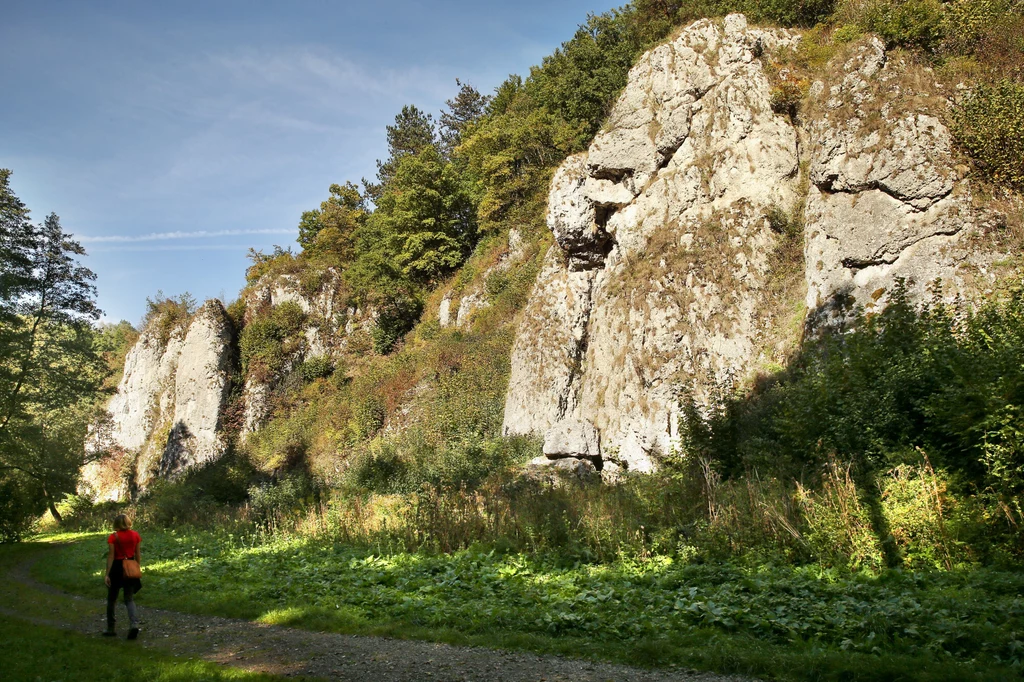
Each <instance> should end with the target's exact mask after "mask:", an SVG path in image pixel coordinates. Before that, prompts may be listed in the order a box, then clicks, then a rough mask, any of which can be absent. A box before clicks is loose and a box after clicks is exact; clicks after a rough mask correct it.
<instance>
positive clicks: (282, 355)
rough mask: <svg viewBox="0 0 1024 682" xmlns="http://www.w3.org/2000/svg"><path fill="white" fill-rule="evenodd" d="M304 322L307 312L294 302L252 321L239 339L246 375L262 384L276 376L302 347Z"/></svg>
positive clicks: (276, 307) (278, 306)
mask: <svg viewBox="0 0 1024 682" xmlns="http://www.w3.org/2000/svg"><path fill="white" fill-rule="evenodd" d="M305 322H306V314H305V313H304V312H303V311H302V307H301V306H300V305H299V304H298V303H295V302H293V301H286V302H284V303H281V304H279V305H276V306H274V307H273V308H271V309H270V311H269V313H264V314H262V315H260V316H258V317H256V319H253V320H250V322H249V324H247V325H246V326H245V329H243V330H242V334H241V336H240V337H239V340H238V345H239V349H240V350H241V356H242V358H241V359H242V372H243V374H245V376H246V377H251V378H253V379H255V380H256V381H257V382H259V383H268V382H270V381H271V380H272V379H274V378H276V377H277V376H278V375H279V374H280V372H281V371H282V370H283V369H284V367H285V365H286V363H287V361H288V360H289V359H290V357H291V356H292V355H293V354H294V353H296V352H298V351H300V350H301V349H302V345H303V342H304V337H303V336H302V330H303V325H304V324H305Z"/></svg>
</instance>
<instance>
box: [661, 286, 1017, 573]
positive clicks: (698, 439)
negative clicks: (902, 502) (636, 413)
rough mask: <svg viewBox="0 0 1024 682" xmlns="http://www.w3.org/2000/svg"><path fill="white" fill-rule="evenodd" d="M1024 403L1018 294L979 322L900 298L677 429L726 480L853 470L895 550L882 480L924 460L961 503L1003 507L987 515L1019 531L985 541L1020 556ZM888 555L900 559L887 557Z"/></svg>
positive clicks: (881, 534)
mask: <svg viewBox="0 0 1024 682" xmlns="http://www.w3.org/2000/svg"><path fill="white" fill-rule="evenodd" d="M1022 405H1024V292H1022V290H1021V289H1020V288H1015V289H1013V290H1011V291H1008V292H1006V293H1005V294H1004V295H1003V296H1002V297H1001V298H1000V299H999V300H996V301H992V302H990V303H988V304H986V305H984V306H982V307H981V308H979V309H978V310H977V311H976V312H972V311H969V310H959V309H950V308H949V307H947V306H943V305H941V304H939V303H934V302H933V303H932V304H931V305H928V306H926V307H925V308H924V309H923V310H921V311H920V312H917V311H915V310H914V308H912V307H911V306H910V304H909V303H908V301H907V299H906V295H905V292H904V291H903V290H902V289H898V290H896V291H894V292H892V294H891V298H890V300H889V304H888V307H887V308H886V309H885V311H884V312H882V313H880V314H877V315H875V316H873V317H871V318H870V319H862V320H861V321H860V322H859V323H858V326H857V327H856V329H855V331H853V332H850V333H848V334H845V335H835V336H832V335H826V336H824V337H823V338H821V339H819V340H818V341H816V342H813V343H810V344H808V345H807V346H806V347H805V350H804V351H803V353H802V354H801V355H800V357H798V358H797V359H795V360H794V361H793V362H792V363H791V366H790V368H789V369H788V370H786V371H785V372H782V373H780V374H779V375H777V376H776V377H774V378H773V379H772V380H768V381H763V382H761V383H760V384H759V385H758V386H757V387H755V388H754V390H752V391H751V392H749V393H744V394H738V395H733V396H732V397H730V398H728V399H726V400H725V401H724V404H723V405H722V407H721V409H720V410H718V411H714V412H712V413H711V414H710V415H708V416H707V417H705V418H703V419H702V418H699V417H697V418H694V419H689V420H684V422H683V423H682V424H681V427H682V430H683V432H684V434H686V438H685V439H684V440H685V442H686V444H687V448H688V451H691V452H693V453H694V454H696V455H697V456H702V457H708V458H710V459H711V460H712V461H714V462H715V463H716V466H717V467H719V468H720V469H721V471H722V472H723V473H724V474H725V476H726V477H727V478H729V477H737V476H740V475H742V474H744V473H745V472H750V471H753V470H756V471H759V472H761V473H762V474H770V475H774V476H780V477H783V478H795V479H797V480H801V479H804V480H806V477H807V472H808V471H812V472H813V471H816V470H818V471H820V470H822V467H825V466H826V465H828V464H829V462H831V461H841V462H850V463H852V469H851V471H852V475H853V476H854V479H855V480H857V486H856V487H857V489H858V491H859V493H858V494H859V495H860V496H862V499H863V500H864V501H866V502H867V503H870V505H869V506H870V507H871V513H872V515H873V519H872V524H873V525H874V531H875V533H876V535H877V536H878V538H879V539H880V540H884V541H886V542H887V540H885V539H886V538H887V537H888V536H889V535H890V534H891V533H890V531H889V530H887V529H885V528H882V527H881V525H880V524H882V522H883V521H884V519H883V517H884V513H883V511H882V509H883V508H884V504H883V503H882V502H881V501H880V496H882V495H884V494H886V493H885V488H884V485H882V484H879V483H875V481H883V480H884V479H885V473H884V472H887V471H889V470H891V469H893V468H894V467H899V466H900V465H905V464H915V465H917V464H920V462H921V458H922V457H923V456H925V455H922V454H921V453H926V455H927V457H929V458H930V462H931V463H934V465H935V467H936V471H937V472H938V474H937V475H938V476H939V478H940V479H941V480H942V481H948V485H949V486H951V490H952V492H955V493H956V494H957V495H959V496H971V495H980V494H987V493H986V491H991V492H992V493H993V494H994V495H995V496H996V497H997V498H998V500H999V501H998V502H996V501H993V502H992V503H993V504H997V505H998V506H999V507H1000V508H1001V509H1004V510H1005V513H1006V515H1007V517H1006V518H1009V519H1010V520H1011V523H1010V527H1009V528H1007V527H1006V525H1005V524H1004V525H1003V526H1002V530H999V529H998V527H995V526H994V527H993V528H992V536H991V538H990V539H991V540H992V541H993V542H995V543H1000V542H1004V541H1008V542H1010V543H1011V544H1013V545H1014V546H1016V547H1017V550H1015V551H1019V550H1022V549H1024V546H1022V541H1024V537H1021V533H1020V531H1019V527H1020V526H1019V524H1020V523H1021V522H1022V521H1024V516H1021V512H1020V511H1019V508H1020V504H1019V499H1020V496H1021V494H1022V493H1024V439H1022V438H1021V433H1022V428H1021V426H1020V425H1021V406H1022ZM908 458H910V459H909V461H908ZM929 466H930V465H929ZM904 478H905V477H904ZM811 480H812V481H813V480H815V479H813V478H812V479H811ZM906 485H909V484H906ZM906 485H905V486H904V487H906ZM936 485H937V484H936ZM942 485H943V486H945V485H947V483H943V484H942ZM892 490H893V491H895V490H896V488H893V489H892ZM833 506H835V505H833ZM848 508H850V509H852V507H848ZM1013 524H1018V525H1016V526H1014V525H1013ZM911 534H913V533H911ZM829 542H833V540H830V541H829ZM836 543H837V544H840V545H841V544H842V543H838V541H836ZM826 544H828V543H826ZM881 549H882V550H883V551H886V552H889V554H888V558H889V559H892V558H893V556H894V555H893V554H892V552H890V551H889V550H891V547H888V546H882V547H881ZM844 551H846V553H847V554H849V555H851V556H855V555H857V554H858V552H854V551H852V550H849V549H847V550H844ZM943 551H948V550H943ZM978 551H979V552H981V553H984V551H985V549H984V548H978ZM861 554H862V553H861Z"/></svg>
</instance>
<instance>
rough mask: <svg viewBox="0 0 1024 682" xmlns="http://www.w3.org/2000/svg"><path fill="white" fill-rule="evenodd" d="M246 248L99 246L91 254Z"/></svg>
mask: <svg viewBox="0 0 1024 682" xmlns="http://www.w3.org/2000/svg"><path fill="white" fill-rule="evenodd" d="M245 248H246V247H244V246H239V245H238V244H131V245H126V246H97V247H95V248H90V249H89V253H143V252H145V253H151V252H164V251H237V252H241V251H243V250H244V249H245Z"/></svg>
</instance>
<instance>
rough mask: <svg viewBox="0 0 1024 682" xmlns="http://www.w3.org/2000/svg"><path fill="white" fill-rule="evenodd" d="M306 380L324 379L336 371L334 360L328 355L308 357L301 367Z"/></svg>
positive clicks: (300, 371) (300, 369)
mask: <svg viewBox="0 0 1024 682" xmlns="http://www.w3.org/2000/svg"><path fill="white" fill-rule="evenodd" d="M299 373H300V374H302V379H303V380H304V381H307V382H309V381H316V380H317V379H324V378H326V377H329V376H331V374H333V373H334V361H332V360H331V358H330V357H328V356H326V355H316V356H313V357H311V358H306V359H305V360H304V361H303V362H302V365H301V366H300V367H299Z"/></svg>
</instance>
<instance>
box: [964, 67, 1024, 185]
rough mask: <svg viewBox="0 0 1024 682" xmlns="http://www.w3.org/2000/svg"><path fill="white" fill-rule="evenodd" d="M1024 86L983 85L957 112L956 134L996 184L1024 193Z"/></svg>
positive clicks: (1004, 83) (1006, 81) (968, 97)
mask: <svg viewBox="0 0 1024 682" xmlns="http://www.w3.org/2000/svg"><path fill="white" fill-rule="evenodd" d="M1022 130H1024V84H1022V83H1015V82H1012V81H1009V80H1004V81H1002V82H1000V83H997V84H994V85H988V84H981V85H978V86H976V87H975V88H974V89H973V90H972V91H971V93H970V94H968V95H967V96H966V97H964V98H963V99H962V100H961V101H960V102H959V103H958V104H957V106H956V108H955V109H954V112H953V134H954V135H955V136H956V139H957V141H958V142H959V143H960V145H961V146H962V147H963V148H964V149H965V150H967V152H968V153H969V154H970V155H971V156H972V157H973V158H974V159H975V160H976V161H977V162H978V164H979V166H980V167H981V169H982V171H983V172H984V173H985V174H986V175H988V176H989V177H990V178H991V179H992V180H993V181H994V182H996V183H999V184H1002V185H1005V186H1007V187H1009V188H1011V189H1014V190H1016V191H1018V192H1021V191H1024V135H1021V131H1022Z"/></svg>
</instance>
